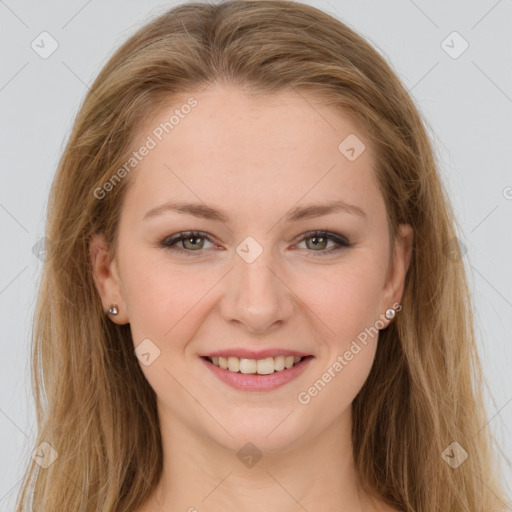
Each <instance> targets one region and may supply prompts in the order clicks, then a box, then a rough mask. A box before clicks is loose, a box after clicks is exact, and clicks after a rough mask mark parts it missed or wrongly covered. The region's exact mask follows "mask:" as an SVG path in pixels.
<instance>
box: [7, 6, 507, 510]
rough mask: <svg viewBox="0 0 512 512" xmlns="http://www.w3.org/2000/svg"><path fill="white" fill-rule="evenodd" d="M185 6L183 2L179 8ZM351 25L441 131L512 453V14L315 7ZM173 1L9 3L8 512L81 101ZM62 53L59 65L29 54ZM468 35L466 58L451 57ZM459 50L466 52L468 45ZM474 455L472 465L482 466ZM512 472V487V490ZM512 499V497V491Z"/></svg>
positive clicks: (21, 459) (499, 424)
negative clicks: (45, 44)
mask: <svg viewBox="0 0 512 512" xmlns="http://www.w3.org/2000/svg"><path fill="white" fill-rule="evenodd" d="M178 3H180V2H178ZM307 3H310V4H311V5H314V6H316V7H319V8H321V9H323V10H326V11H327V12H329V13H331V14H333V15H334V16H336V17H338V18H339V19H341V20H342V21H344V22H346V23H347V24H349V25H350V26H351V27H352V28H354V29H355V30H357V31H358V32H359V33H361V34H362V35H364V36H366V37H367V38H368V39H369V40H370V42H371V43H373V45H374V46H376V48H377V49H378V50H379V51H380V52H381V53H383V54H385V55H386V56H387V58H388V60H389V61H390V62H391V64H392V66H393V67H394V69H395V70H396V71H397V73H398V74H399V76H400V77H401V79H402V80H403V81H404V83H405V85H406V86H407V88H408V89H409V90H410V91H411V92H412V94H413V96H414V98H415V100H416V102H417V104H418V106H419V108H420V109H421V111H422V112H423V114H424V115H425V117H426V119H427V121H428V123H429V124H430V125H431V126H432V129H433V133H432V134H431V135H432V137H433V141H434V144H435V146H436V148H437V152H438V154H439V155H440V159H441V164H442V165H441V167H442V168H441V173H442V176H443V180H444V181H445V183H446V186H447V188H448V191H449V193H450V195H451V198H452V201H453V205H454V208H455V211H456V213H457V215H458V218H459V221H460V225H461V227H462V230H463V232H462V233H460V241H461V242H462V243H463V244H464V246H465V247H466V248H467V253H466V255H465V256H464V259H465V263H466V266H467V269H468V271H469V278H470V283H471V288H472V292H473V297H474V303H475V306H476V309H477V318H476V322H477V334H478V339H479V347H480V354H481V357H482V362H483V365H484V371H485V375H486V377H487V379H488V380H489V384H490V389H491V392H492V394H493V395H494V398H495V403H493V402H492V401H491V400H490V399H489V397H487V403H488V410H489V413H488V414H489V419H490V424H491V426H492V429H493V431H494V432H495V435H496V436H497V437H498V441H499V444H500V446H501V449H502V450H503V452H504V453H505V454H507V456H508V457H510V454H511V453H512V433H511V425H512V403H511V401H512V385H511V380H512V379H511V376H510V375H511V363H512V343H511V334H510V333H511V332H512V272H511V271H510V263H511V261H512V258H511V253H512V229H511V228H512V167H511V162H512V157H511V156H510V146H511V142H512V137H511V136H512V129H511V127H510V120H511V115H512V69H511V57H510V50H511V47H512V31H511V29H510V27H511V26H512V2H511V1H510V0H500V1H496V0H482V1H477V0H473V1H462V0H458V1H449V2H446V1H440V0H436V1H431V2H427V1H426V0H415V1H413V0H392V1H387V2H382V1H378V0H363V1H362V0H330V1H327V0H324V1H311V0H310V1H309V2H307ZM172 5H174V3H172V2H169V3H166V2H157V1H146V2H140V1H139V2H135V1H133V0H130V1H126V0H125V1H122V2H121V1H120V0H115V1H114V0H110V1H108V2H105V1H104V2H100V1H98V0H89V1H84V0H72V1H69V0H68V1H66V2H64V1H63V0H62V1H55V0H53V1H46V2H37V1H36V0H30V1H25V2H21V1H15V0H6V1H2V0H0V23H1V29H0V48H1V49H2V50H1V51H2V65H1V68H0V108H1V117H0V129H1V135H0V141H1V149H2V151H1V155H0V159H1V166H0V169H1V180H2V181H1V188H0V227H1V233H2V242H1V245H2V251H1V264H0V315H1V317H0V325H1V340H0V348H1V352H0V353H1V357H0V367H1V368H0V385H1V387H0V389H1V394H0V510H2V511H4V510H6V511H7V510H14V503H15V497H16V494H17V493H18V491H19V486H20V482H21V477H22V470H23V468H24V467H25V465H26V463H27V460H28V458H29V457H30V454H31V452H32V450H33V442H34V431H35V414H34V411H33V402H32V398H31V395H30V393H31V392H30V373H29V356H30V348H29V338H30V330H31V322H32V315H33V309H34V303H35V296H36V290H37V284H38V279H39V276H40V271H41V262H40V260H39V259H38V258H37V257H36V256H35V255H34V253H33V250H32V248H33V246H34V245H35V244H36V243H37V242H38V241H39V240H40V239H41V237H42V236H43V233H44V222H43V218H44V217H43V215H44V213H45V211H46V203H47V195H48V191H49V186H50V183H51V180H52V178H53V175H54V173H55V170H56V167H57V162H58V160H59V157H60V154H61V152H62V150H63V147H64V143H65V141H66V140H67V138H68V136H69V133H70V129H71V126H72V122H73V119H74V116H75V115H76V113H77V110H78V107H79V104H80V102H81V101H82V99H83V96H84V94H85V92H86V90H87V87H88V84H91V83H92V81H93V79H94V78H95V77H96V75H97V74H98V72H99V71H100V69H101V67H102V66H103V65H104V64H105V62H106V60H107V58H108V57H109V56H110V55H111V54H112V53H113V51H114V50H115V49H116V48H117V47H118V46H119V45H120V44H121V43H122V42H123V41H124V40H125V39H126V38H127V37H128V36H129V35H130V34H131V33H133V32H134V31H135V30H136V28H138V27H139V26H140V25H141V24H143V23H145V22H146V21H148V20H149V19H150V18H152V17H153V16H155V15H157V14H159V13H161V12H163V11H164V10H166V9H168V8H170V7H171V6H172ZM43 31H47V32H49V33H50V34H51V36H52V37H53V38H55V40H56V41H57V42H58V45H59V46H58V49H57V50H56V51H55V52H54V53H53V54H52V55H51V56H50V57H48V58H47V59H43V58H41V57H40V56H39V55H38V54H37V53H36V52H35V51H34V50H33V49H32V47H31V43H32V41H34V40H36V41H37V40H38V39H37V38H38V36H39V34H41V32H43ZM453 31H457V32H459V33H460V35H461V36H462V37H463V38H464V39H465V40H466V41H467V42H468V44H469V47H468V49H467V50H466V51H465V52H464V53H462V54H461V55H460V56H459V57H458V58H452V57H451V56H450V55H448V53H447V52H446V51H445V49H444V48H443V46H442V42H443V40H445V39H446V38H447V36H449V35H450V34H451V33H452V32H453ZM452 39H453V36H452V37H451V38H449V39H448V40H447V42H446V43H445V45H450V46H452V47H453V48H452V50H451V51H452V52H454V51H455V52H456V51H457V50H459V49H460V48H462V46H461V41H460V40H457V39H453V43H452V42H451V41H452ZM470 456H471V455H470ZM511 477H512V472H511V470H510V468H507V467H504V470H503V479H504V481H505V480H506V482H512V478H511ZM508 485H509V487H508V489H509V491H508V492H509V494H510V484H508Z"/></svg>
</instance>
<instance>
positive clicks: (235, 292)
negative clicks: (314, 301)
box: [223, 237, 292, 331]
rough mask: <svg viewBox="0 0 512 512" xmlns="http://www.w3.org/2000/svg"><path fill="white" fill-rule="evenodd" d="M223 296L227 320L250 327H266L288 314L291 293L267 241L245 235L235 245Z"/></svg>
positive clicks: (256, 328)
mask: <svg viewBox="0 0 512 512" xmlns="http://www.w3.org/2000/svg"><path fill="white" fill-rule="evenodd" d="M233 266H234V268H233V271H232V272H230V282H229V293H227V294H226V296H225V299H224V308H223V316H224V319H225V320H226V321H235V320H236V321H239V322H241V323H243V324H245V326H246V327H247V328H248V329H250V330H252V331H257V330H258V331H259V330H265V329H268V328H269V327H271V326H272V325H273V324H274V323H276V322H278V321H283V320H286V319H287V318H288V317H289V315H290V314H291V310H292V304H291V297H290V294H289V292H288V291H287V288H286V287H285V286H284V285H283V283H282V282H281V279H280V278H279V277H278V276H279V268H280V265H279V262H278V261H277V260H276V259H275V257H274V252H273V251H272V249H271V247H270V245H268V246H267V247H263V243H259V242H258V241H256V239H254V238H253V237H247V238H246V239H244V240H243V241H242V242H241V243H240V244H239V245H238V246H237V247H236V254H234V257H233Z"/></svg>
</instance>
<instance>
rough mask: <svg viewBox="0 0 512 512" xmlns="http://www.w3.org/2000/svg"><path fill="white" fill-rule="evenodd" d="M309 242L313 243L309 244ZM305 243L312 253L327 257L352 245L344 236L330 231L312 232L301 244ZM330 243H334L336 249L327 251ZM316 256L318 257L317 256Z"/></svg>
mask: <svg viewBox="0 0 512 512" xmlns="http://www.w3.org/2000/svg"><path fill="white" fill-rule="evenodd" d="M308 241H311V242H310V243H308ZM302 242H305V243H306V247H307V248H308V249H312V251H311V252H317V253H319V254H318V256H325V255H329V254H332V253H334V252H338V251H340V250H342V249H346V248H348V247H351V246H352V244H351V243H350V242H349V241H348V240H347V239H346V238H345V237H343V236H341V235H338V234H336V233H330V232H328V231H310V232H309V233H305V234H304V235H303V236H302V238H301V240H300V241H299V243H302ZM328 242H333V243H334V247H332V246H331V247H330V248H329V249H327V244H328ZM315 256H316V255H315Z"/></svg>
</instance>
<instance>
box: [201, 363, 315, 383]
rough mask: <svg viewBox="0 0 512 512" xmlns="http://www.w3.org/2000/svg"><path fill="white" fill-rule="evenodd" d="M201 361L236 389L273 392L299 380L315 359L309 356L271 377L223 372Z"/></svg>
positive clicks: (272, 374) (211, 364)
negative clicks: (296, 379)
mask: <svg viewBox="0 0 512 512" xmlns="http://www.w3.org/2000/svg"><path fill="white" fill-rule="evenodd" d="M200 359H201V360H202V361H203V363H204V364H205V365H206V366H207V368H208V369H209V370H210V371H211V372H212V373H213V374H214V375H215V376H216V377H218V378H219V379H220V380H221V381H223V382H225V383H226V384H229V385H230V386H231V387H233V388H235V389H238V390H241V391H272V390H273V389H276V388H278V387H280V386H283V385H284V384H286V383H287V382H290V381H292V380H293V379H295V378H297V377H298V376H299V375H300V374H301V373H302V372H303V371H304V370H305V369H306V367H307V366H308V365H309V362H310V361H311V359H313V357H312V356H309V357H307V358H306V359H303V360H302V361H301V362H300V363H298V364H296V365H295V366H292V367H291V368H288V369H285V370H282V371H280V372H274V373H271V374H269V375H257V374H245V373H236V372H232V371H230V370H223V369H222V368H220V367H218V366H215V365H214V364H213V363H211V362H210V361H208V360H206V359H204V358H202V357H201V358H200Z"/></svg>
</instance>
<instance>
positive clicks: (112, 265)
mask: <svg viewBox="0 0 512 512" xmlns="http://www.w3.org/2000/svg"><path fill="white" fill-rule="evenodd" d="M89 255H90V258H91V267H92V275H93V279H94V284H95V285H96V289H97V290H98V293H99V295H100V297H101V303H102V305H103V310H104V311H105V312H106V311H108V309H109V308H110V306H112V304H117V306H118V307H117V309H118V311H119V313H118V314H117V315H116V316H112V315H108V316H109V318H110V319H111V320H112V321H113V322H115V323H117V324H126V323H128V321H129V319H128V312H127V310H126V302H125V299H124V294H123V290H122V287H121V280H120V279H119V271H118V268H117V261H116V260H115V258H112V254H111V252H110V250H109V247H108V244H107V243H106V241H105V237H104V235H103V233H100V234H96V235H94V236H93V238H92V239H91V241H90V243H89Z"/></svg>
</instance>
